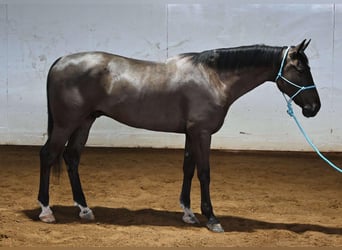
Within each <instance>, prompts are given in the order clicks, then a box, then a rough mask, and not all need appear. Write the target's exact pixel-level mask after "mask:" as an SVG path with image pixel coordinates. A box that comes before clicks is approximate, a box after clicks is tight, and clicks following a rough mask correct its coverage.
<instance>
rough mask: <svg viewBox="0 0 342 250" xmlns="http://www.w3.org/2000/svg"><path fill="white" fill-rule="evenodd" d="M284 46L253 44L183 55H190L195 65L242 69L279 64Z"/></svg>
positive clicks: (184, 55)
mask: <svg viewBox="0 0 342 250" xmlns="http://www.w3.org/2000/svg"><path fill="white" fill-rule="evenodd" d="M283 48H284V47H271V46H266V45H251V46H241V47H235V48H221V49H213V50H206V51H203V52H200V53H185V54H181V56H182V57H189V58H190V59H191V61H192V62H193V63H194V64H195V65H197V64H203V65H206V66H208V67H212V68H215V69H241V68H246V67H253V66H272V65H277V66H278V65H279V64H280V61H281V52H282V49H283Z"/></svg>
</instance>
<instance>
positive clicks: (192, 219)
mask: <svg viewBox="0 0 342 250" xmlns="http://www.w3.org/2000/svg"><path fill="white" fill-rule="evenodd" d="M182 219H183V221H184V222H185V223H188V224H200V222H199V220H198V219H197V218H196V216H195V215H194V214H184V215H183V218H182Z"/></svg>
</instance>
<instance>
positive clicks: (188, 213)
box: [180, 202, 200, 224]
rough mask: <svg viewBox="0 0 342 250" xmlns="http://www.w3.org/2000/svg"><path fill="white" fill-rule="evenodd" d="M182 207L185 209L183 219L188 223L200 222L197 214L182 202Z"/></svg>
mask: <svg viewBox="0 0 342 250" xmlns="http://www.w3.org/2000/svg"><path fill="white" fill-rule="evenodd" d="M180 205H181V208H182V209H183V211H184V215H183V218H182V219H183V221H184V222H185V223H188V224H200V222H199V220H198V219H197V218H196V216H195V214H194V213H193V212H192V210H191V208H188V207H185V206H184V204H183V203H182V202H181V204H180Z"/></svg>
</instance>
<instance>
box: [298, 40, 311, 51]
mask: <svg viewBox="0 0 342 250" xmlns="http://www.w3.org/2000/svg"><path fill="white" fill-rule="evenodd" d="M310 42H311V39H309V41H307V42H306V39H304V40H303V41H302V42H301V43H300V44H298V45H297V46H296V48H295V51H296V52H297V53H299V52H300V51H304V50H305V49H306V48H307V47H308V45H309V44H310Z"/></svg>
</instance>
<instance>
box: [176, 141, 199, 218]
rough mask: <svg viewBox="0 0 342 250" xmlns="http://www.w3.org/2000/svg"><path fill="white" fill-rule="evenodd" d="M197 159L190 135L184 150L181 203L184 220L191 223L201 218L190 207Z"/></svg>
mask: <svg viewBox="0 0 342 250" xmlns="http://www.w3.org/2000/svg"><path fill="white" fill-rule="evenodd" d="M195 166H196V164H195V159H194V155H193V152H192V147H191V141H190V138H189V136H188V135H186V139H185V150H184V162H183V185H182V192H181V195H180V205H181V208H182V209H183V211H184V216H183V221H184V222H185V223H189V224H195V223H198V224H199V220H198V219H197V218H196V216H195V215H194V213H193V212H192V210H191V208H190V204H191V200H190V191H191V181H192V178H193V176H194V172H195Z"/></svg>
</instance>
